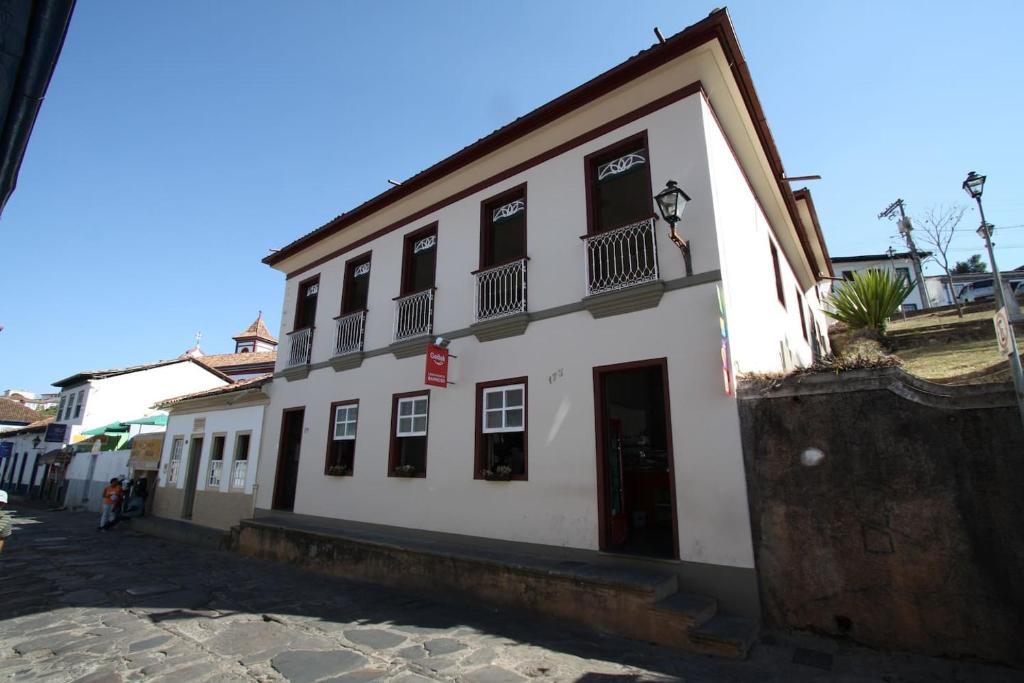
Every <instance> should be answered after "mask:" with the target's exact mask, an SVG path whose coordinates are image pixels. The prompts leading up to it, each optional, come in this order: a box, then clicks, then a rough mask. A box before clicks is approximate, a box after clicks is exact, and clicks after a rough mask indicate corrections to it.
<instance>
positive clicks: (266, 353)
mask: <svg viewBox="0 0 1024 683" xmlns="http://www.w3.org/2000/svg"><path fill="white" fill-rule="evenodd" d="M201 338H202V334H197V335H196V344H195V346H193V347H191V348H189V349H188V350H186V351H185V352H184V353H183V354H181V356H180V358H191V359H193V360H197V361H199V362H201V363H204V364H205V365H207V366H209V367H211V368H215V369H216V370H217V371H219V372H222V373H224V374H225V375H227V376H228V377H230V378H231V379H232V381H236V382H237V381H238V380H242V379H251V378H253V377H258V376H260V375H263V374H266V373H268V372H273V371H274V364H275V363H276V362H277V340H276V339H274V337H273V336H272V335H271V334H270V330H268V329H267V325H266V323H264V322H263V311H260V312H259V315H257V316H256V320H254V321H253V322H252V324H251V325H249V327H247V328H245V329H244V330H242V332H240V333H239V334H238V335H236V336H234V337H232V339H233V340H234V342H235V352H234V353H217V354H208V353H204V352H203V350H202V349H201V348H200V347H199V340H200V339H201Z"/></svg>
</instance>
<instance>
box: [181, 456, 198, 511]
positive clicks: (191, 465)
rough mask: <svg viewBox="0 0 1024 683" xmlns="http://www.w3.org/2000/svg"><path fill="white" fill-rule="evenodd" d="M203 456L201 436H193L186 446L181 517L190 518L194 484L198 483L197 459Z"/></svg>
mask: <svg viewBox="0 0 1024 683" xmlns="http://www.w3.org/2000/svg"><path fill="white" fill-rule="evenodd" d="M202 456H203V437H201V436H193V437H192V443H191V444H189V447H188V471H187V472H186V473H185V500H184V501H182V503H181V518H182V519H192V508H194V507H195V504H196V485H197V484H198V483H199V461H200V459H202Z"/></svg>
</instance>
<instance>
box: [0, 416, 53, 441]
mask: <svg viewBox="0 0 1024 683" xmlns="http://www.w3.org/2000/svg"><path fill="white" fill-rule="evenodd" d="M55 419H57V418H55V417H52V416H51V417H47V418H44V419H42V420H36V421H35V422H32V423H30V424H27V425H25V426H24V427H17V428H16V429H8V430H6V431H3V432H0V439H4V438H7V437H10V436H18V435H19V434H30V433H32V432H43V431H46V425H48V424H50V423H51V422H53V421H54V420H55Z"/></svg>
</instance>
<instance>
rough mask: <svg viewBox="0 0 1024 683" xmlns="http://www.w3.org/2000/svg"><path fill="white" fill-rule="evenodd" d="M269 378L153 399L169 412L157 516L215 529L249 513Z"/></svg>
mask: <svg viewBox="0 0 1024 683" xmlns="http://www.w3.org/2000/svg"><path fill="white" fill-rule="evenodd" d="M251 355H255V354H251ZM204 360H205V359H204ZM271 378H272V375H270V374H264V375H261V376H258V377H252V378H250V379H244V380H241V381H238V382H235V383H234V384H229V385H226V386H222V387H215V388H212V389H206V390H203V391H197V392H192V393H190V394H184V395H181V396H175V397H172V398H166V399H163V400H161V401H157V402H156V403H155V404H153V408H154V409H156V410H166V411H167V412H168V417H167V431H166V436H165V438H164V444H163V452H162V453H161V456H160V467H159V475H158V478H157V486H156V489H155V491H154V496H153V509H152V513H153V514H154V515H155V516H157V517H165V518H167V519H175V520H184V521H188V522H191V523H193V524H199V525H201V526H207V527H213V528H218V529H229V528H231V527H232V526H234V525H235V524H238V522H239V521H240V520H242V519H244V518H248V517H251V516H252V504H253V490H254V489H253V487H254V485H255V483H256V468H257V464H258V462H259V443H260V439H261V438H262V427H263V411H264V410H265V408H266V405H267V404H268V403H269V402H270V396H269V394H268V393H267V389H268V388H269V386H270V382H271Z"/></svg>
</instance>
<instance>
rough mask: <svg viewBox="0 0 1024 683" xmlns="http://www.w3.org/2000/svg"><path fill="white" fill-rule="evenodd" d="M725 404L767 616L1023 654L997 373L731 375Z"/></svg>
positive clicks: (1021, 529)
mask: <svg viewBox="0 0 1024 683" xmlns="http://www.w3.org/2000/svg"><path fill="white" fill-rule="evenodd" d="M739 403H740V416H741V422H742V428H743V432H744V450H745V453H744V457H745V461H746V467H747V477H748V488H749V495H750V509H751V521H752V525H753V532H754V544H755V553H756V558H757V566H758V572H759V581H760V587H761V601H762V605H763V609H764V617H765V621H766V622H767V625H768V626H770V627H782V628H796V629H810V630H814V631H818V632H823V633H828V634H832V635H836V636H845V637H849V638H852V639H855V640H857V641H859V642H863V643H866V644H870V645H874V646H879V647H886V648H894V649H908V650H915V651H919V652H925V653H929V654H939V655H948V656H957V657H979V658H984V659H989V660H996V661H1003V662H1013V663H1017V664H1020V663H1024V648H1021V643H1022V642H1024V641H1022V634H1024V429H1022V427H1021V422H1020V418H1019V416H1018V412H1017V408H1016V405H1015V403H1014V399H1013V392H1012V389H1011V388H1009V387H1007V386H1006V385H975V386H965V387H946V386H940V385H936V384H931V383H929V382H924V381H922V380H918V379H916V378H913V377H911V376H909V375H907V374H906V373H904V372H903V371H902V370H899V369H897V368H889V369H885V370H864V371H856V372H850V373H844V374H840V375H811V376H805V377H799V378H792V379H788V380H784V381H782V382H780V383H778V384H777V385H776V386H774V387H772V388H770V389H763V388H762V389H760V390H758V389H755V388H751V387H746V388H744V389H743V390H742V392H741V400H740V402H739ZM807 449H817V450H818V451H820V454H822V455H823V457H820V456H819V454H818V453H817V452H815V451H810V452H808V450H807ZM815 461H817V464H814V463H815Z"/></svg>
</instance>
